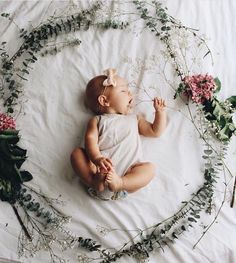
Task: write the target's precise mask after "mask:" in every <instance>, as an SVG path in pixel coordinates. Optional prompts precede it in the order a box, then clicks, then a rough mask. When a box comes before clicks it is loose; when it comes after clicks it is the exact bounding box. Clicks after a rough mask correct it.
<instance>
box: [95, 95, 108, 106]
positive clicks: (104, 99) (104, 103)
mask: <svg viewBox="0 0 236 263" xmlns="http://www.w3.org/2000/svg"><path fill="white" fill-rule="evenodd" d="M98 103H99V104H100V105H101V106H103V107H108V106H110V104H109V102H108V101H107V97H106V96H105V95H100V96H99V97H98Z"/></svg>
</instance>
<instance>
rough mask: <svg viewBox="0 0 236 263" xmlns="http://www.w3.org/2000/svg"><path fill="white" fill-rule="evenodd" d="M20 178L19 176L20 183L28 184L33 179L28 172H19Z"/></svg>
mask: <svg viewBox="0 0 236 263" xmlns="http://www.w3.org/2000/svg"><path fill="white" fill-rule="evenodd" d="M20 176H21V180H22V182H29V181H30V180H32V179H33V176H32V174H31V173H29V172H28V171H21V172H20Z"/></svg>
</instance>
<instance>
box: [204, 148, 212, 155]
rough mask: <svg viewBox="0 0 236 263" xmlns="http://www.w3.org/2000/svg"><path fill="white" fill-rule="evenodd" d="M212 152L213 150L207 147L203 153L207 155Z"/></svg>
mask: <svg viewBox="0 0 236 263" xmlns="http://www.w3.org/2000/svg"><path fill="white" fill-rule="evenodd" d="M212 152H213V151H212V150H210V149H209V150H204V153H205V154H207V155H210V154H212Z"/></svg>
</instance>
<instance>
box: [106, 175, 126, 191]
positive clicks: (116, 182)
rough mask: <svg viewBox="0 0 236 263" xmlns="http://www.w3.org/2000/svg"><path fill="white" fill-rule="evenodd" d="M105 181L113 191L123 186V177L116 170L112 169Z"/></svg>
mask: <svg viewBox="0 0 236 263" xmlns="http://www.w3.org/2000/svg"><path fill="white" fill-rule="evenodd" d="M105 182H106V183H107V184H108V188H109V190H110V191H111V192H117V191H119V190H121V189H122V187H123V180H122V178H121V177H120V176H119V175H117V174H116V172H115V171H114V170H111V171H110V172H109V173H108V174H107V176H106V179H105Z"/></svg>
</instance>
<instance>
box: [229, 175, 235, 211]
mask: <svg viewBox="0 0 236 263" xmlns="http://www.w3.org/2000/svg"><path fill="white" fill-rule="evenodd" d="M235 188H236V176H235V179H234V188H233V196H232V200H231V202H230V207H232V208H233V206H234V198H235Z"/></svg>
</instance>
